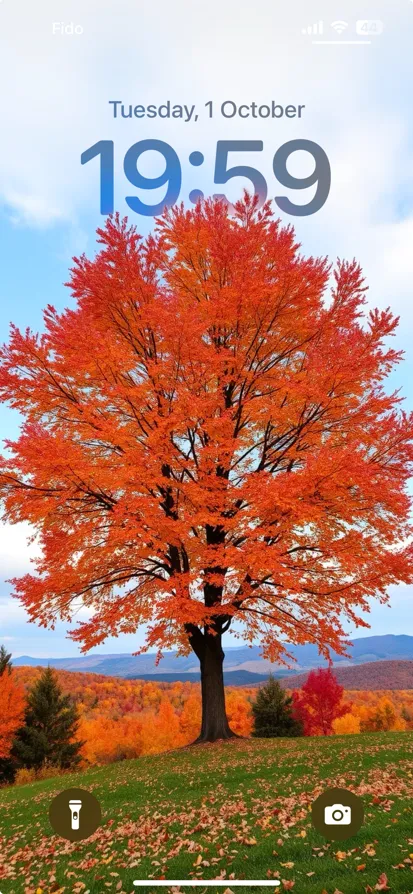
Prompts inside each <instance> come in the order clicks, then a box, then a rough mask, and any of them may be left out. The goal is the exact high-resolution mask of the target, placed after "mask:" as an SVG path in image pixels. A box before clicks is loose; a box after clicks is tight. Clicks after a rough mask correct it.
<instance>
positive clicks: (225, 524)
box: [0, 195, 413, 748]
mask: <svg viewBox="0 0 413 894" xmlns="http://www.w3.org/2000/svg"><path fill="white" fill-rule="evenodd" d="M257 203H258V199H257V198H256V197H255V198H251V197H250V196H248V195H245V196H244V199H243V200H242V201H240V202H238V203H237V205H236V209H235V214H230V213H229V212H228V209H227V208H226V206H225V204H224V203H222V202H220V201H214V200H210V201H207V202H205V203H202V204H200V205H198V206H197V207H196V208H195V209H192V210H190V211H189V210H187V209H184V208H183V207H180V206H179V207H178V206H177V207H175V208H174V209H172V210H170V211H169V213H168V214H167V215H165V216H164V217H163V218H162V219H161V220H160V221H158V222H157V224H156V227H155V231H154V233H153V234H151V235H150V237H148V239H147V240H146V242H145V243H142V241H141V239H140V238H139V237H138V235H137V234H136V230H135V228H133V227H128V225H127V222H126V221H121V220H120V219H119V217H118V216H116V217H114V218H109V219H108V220H107V222H106V225H105V227H104V229H103V230H99V231H98V235H99V240H100V243H101V250H100V252H99V253H98V254H97V256H96V257H95V258H94V259H92V260H88V259H87V258H86V257H84V256H82V257H81V258H80V259H76V260H75V263H74V267H73V269H72V271H71V282H70V285H71V289H72V293H73V296H74V298H75V300H76V305H75V306H74V307H73V309H71V310H70V311H67V310H66V311H64V312H63V313H61V314H59V313H57V311H56V310H55V309H54V308H53V307H51V306H49V307H48V308H47V309H46V311H45V326H44V329H45V331H44V333H43V334H42V335H41V336H37V335H36V334H34V333H33V332H31V331H30V330H23V331H22V332H20V331H19V330H18V329H17V328H16V327H12V330H11V337H10V343H9V345H7V346H5V347H3V348H2V349H1V353H0V397H1V398H2V399H3V400H4V401H6V402H7V401H8V402H9V403H10V404H11V406H13V407H14V408H17V409H18V410H19V412H20V414H21V415H22V417H23V419H24V424H23V425H22V429H21V433H20V435H19V437H18V439H16V440H14V441H13V442H10V443H8V452H7V456H5V457H4V459H2V460H1V461H0V495H1V496H2V497H3V498H4V504H5V517H6V519H8V520H9V521H11V522H12V523H15V522H16V521H27V522H29V523H30V524H31V525H32V526H33V528H34V530H35V531H37V533H38V536H39V544H40V547H41V557H40V558H39V559H38V560H37V562H36V569H35V572H34V573H33V574H26V575H24V576H23V577H21V578H19V579H15V580H14V581H13V584H14V591H15V594H16V595H17V596H18V597H19V598H20V600H21V601H22V603H23V605H24V606H25V608H26V609H27V611H28V613H29V616H30V618H31V619H32V620H35V621H38V622H40V623H41V624H42V625H44V626H47V625H49V626H52V625H53V623H54V622H55V621H56V619H57V618H59V617H63V618H64V619H67V615H68V606H69V605H71V604H72V603H73V604H76V602H77V600H76V597H78V598H79V599H82V598H83V596H84V595H85V594H87V601H88V606H89V608H90V609H94V612H92V617H91V619H90V620H88V621H85V622H82V623H80V624H79V625H78V627H77V629H76V631H75V633H74V634H73V636H74V638H75V639H76V640H77V641H79V642H81V643H82V644H83V646H84V647H85V648H86V649H88V648H90V647H91V646H93V645H96V644H99V643H100V642H102V641H103V640H104V639H106V637H108V636H110V635H116V634H118V633H119V632H122V633H128V632H135V631H136V629H137V628H138V627H141V626H143V625H145V624H146V625H147V629H148V631H149V633H148V647H153V646H155V645H159V646H160V647H161V648H162V647H168V646H172V645H175V644H178V645H179V646H180V647H182V648H183V649H184V650H187V651H189V649H190V648H191V647H192V648H193V649H194V651H195V653H196V655H197V657H198V658H200V660H201V669H202V672H204V670H203V668H204V667H206V666H211V662H212V656H214V659H215V661H216V664H217V665H219V664H220V662H222V656H221V653H220V650H219V648H218V646H217V642H218V644H219V640H218V641H216V640H215V639H214V638H215V637H218V638H219V637H220V635H221V633H222V632H223V631H226V630H228V628H229V627H230V625H231V623H232V621H233V619H234V618H236V619H237V623H238V624H239V625H240V626H241V625H244V628H243V629H245V633H246V636H247V638H248V640H252V639H253V638H255V639H259V638H262V639H263V641H264V654H265V657H272V658H276V656H277V655H279V654H280V652H282V650H283V646H282V643H283V642H289V643H300V642H306V641H307V642H308V641H311V642H315V643H318V644H319V645H320V647H321V648H323V649H325V648H326V646H330V647H332V648H334V649H336V650H337V651H340V650H342V648H343V643H342V633H343V629H342V626H341V621H342V618H343V617H344V618H345V619H349V620H351V622H352V623H354V621H355V619H356V618H357V614H358V613H359V611H360V609H361V608H364V606H365V604H366V599H367V598H369V597H379V598H382V599H385V594H386V592H387V589H388V585H389V584H394V583H396V582H398V581H404V582H406V583H409V582H411V581H412V580H413V571H412V569H413V562H412V555H413V547H412V545H411V537H410V536H409V535H410V532H411V525H410V521H409V518H410V516H409V511H410V503H411V501H410V498H409V495H408V490H407V482H408V479H409V475H410V472H411V464H412V460H413V447H412V440H413V419H412V417H410V416H409V415H408V414H407V413H403V412H402V411H401V409H400V407H399V401H400V398H399V395H398V393H387V392H386V390H385V387H384V386H385V382H386V379H387V377H388V376H389V374H390V373H391V371H392V368H393V367H394V366H395V364H396V363H397V362H398V361H399V359H400V354H399V353H398V352H396V351H395V350H394V349H393V348H392V347H391V346H390V336H391V335H392V334H393V333H394V331H395V328H396V326H397V320H395V318H394V317H393V316H392V314H391V312H390V310H383V311H379V310H372V311H371V312H370V313H369V314H368V316H367V318H366V315H365V311H364V307H363V305H364V293H365V285H364V280H363V277H362V273H361V270H360V268H359V266H358V265H357V263H356V262H355V261H353V262H350V263H339V264H338V266H337V268H336V270H335V274H334V276H333V277H331V276H330V266H329V264H328V262H327V260H325V259H317V258H313V257H311V258H306V257H305V256H304V254H303V253H301V252H299V247H298V245H297V244H296V241H295V236H294V232H293V230H292V228H291V227H282V225H281V224H280V223H279V222H277V221H276V220H275V219H274V218H273V216H272V213H271V209H270V205H269V203H268V204H267V205H265V207H264V208H263V209H261V210H260V211H259V210H258V207H257ZM330 282H331V283H332V286H331V290H330V293H329V294H327V295H326V290H328V288H329V284H330ZM361 530H362V536H361V535H360V531H361ZM200 596H202V598H200ZM286 605H287V607H288V610H286V608H285V606H286ZM212 643H213V644H214V647H212ZM206 654H208V662H209V665H208V662H203V661H202V658H203V656H205V655H206ZM205 680H206V682H205V692H207V690H208V689H209V687H210V683H209V681H210V680H214V687H215V689H217V688H219V687H220V688H221V689H222V687H221V676H220V674H219V672H218V670H217V668H215V671H214V674H211V675H206V677H205ZM217 681H219V684H218V683H217ZM108 685H110V684H108ZM214 694H215V693H214ZM220 695H221V698H220V702H219V703H220V706H222V707H221V713H223V703H224V700H223V692H222V691H221V693H220ZM149 696H151V693H149ZM110 702H111V693H110V692H109V695H108V706H109V705H110ZM155 702H156V705H155V707H156V708H157V710H158V715H160V719H159V721H158V727H157V732H156V735H157V736H158V737H159V742H162V743H163V745H162V747H169V744H170V742H171V739H172V736H173V735H175V734H176V736H177V737H178V740H179V736H180V735H182V732H181V731H180V730H179V729H178V727H176V729H175V726H176V724H175V721H173V723H172V728H171V729H170V730H169V731H168V729H167V720H168V718H167V714H168V709H167V707H162V705H163V703H162V704H161V705H160V704H159V699H158V697H157V696H156V697H155ZM204 704H208V699H207V698H205V699H204ZM104 709H105V711H106V706H104ZM216 713H218V712H216ZM234 713H235V715H236V717H237V718H238V719H237V720H236V721H235V722H237V723H239V726H240V728H246V727H247V726H248V723H247V719H246V716H244V713H245V712H244V713H243V710H241V706H240V704H238V705H237V706H236V707H235V706H234ZM158 715H157V716H158ZM164 715H165V716H164ZM241 715H242V716H241ZM162 718H164V719H162ZM170 719H171V721H172V717H171V718H170ZM185 723H186V724H187V726H188V721H187V719H186V720H185ZM212 726H213V724H212ZM218 727H219V729H218V733H219V731H220V730H221V731H222V730H224V731H226V732H229V731H228V729H227V725H226V723H225V722H224V719H223V718H220V723H219V724H218ZM174 730H175V732H174ZM188 732H189V730H188ZM218 733H217V735H218ZM190 734H191V735H192V729H191V731H190ZM214 735H215V732H214V730H212V731H211V736H212V737H214ZM215 737H216V736H215ZM144 738H145V736H144ZM149 738H150V737H149ZM149 738H148V737H147V739H145V741H146V742H147V746H148V747H151V748H152V747H158V746H157V745H156V746H155V745H154V743H153V742H152V743H150V742H149ZM145 747H146V746H145Z"/></svg>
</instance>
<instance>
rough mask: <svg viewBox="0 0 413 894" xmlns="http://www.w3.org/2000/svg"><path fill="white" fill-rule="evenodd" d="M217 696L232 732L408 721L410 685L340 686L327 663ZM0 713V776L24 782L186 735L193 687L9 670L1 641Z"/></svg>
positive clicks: (330, 729)
mask: <svg viewBox="0 0 413 894" xmlns="http://www.w3.org/2000/svg"><path fill="white" fill-rule="evenodd" d="M226 704H227V713H228V718H229V722H230V726H231V727H232V729H233V730H234V732H236V733H237V734H238V735H241V736H250V735H256V736H271V737H272V736H274V737H276V736H289V735H334V734H336V735H337V734H338V735H340V734H346V733H363V732H374V731H387V730H403V729H412V728H413V692H412V691H405V692H403V691H398V692H392V693H386V692H362V691H357V692H344V690H343V688H342V687H341V686H340V685H339V684H338V682H337V679H336V677H335V675H334V673H332V671H330V670H319V671H312V672H311V673H310V675H309V676H308V678H307V681H306V683H305V685H304V686H303V687H302V688H301V689H300V690H298V691H295V692H293V693H291V692H289V691H287V690H284V689H282V688H281V687H280V686H279V684H278V682H277V681H275V680H270V681H269V683H268V684H267V685H266V686H264V687H261V688H260V689H258V690H257V689H256V688H254V689H247V688H242V689H241V688H229V689H227V692H226ZM0 718H1V720H0V780H1V781H3V782H11V781H13V780H15V781H16V782H18V783H24V782H29V781H31V780H32V779H34V778H39V777H40V776H42V775H50V774H51V773H52V772H58V771H59V772H60V771H65V770H68V769H71V768H73V766H75V765H77V764H81V765H84V766H87V765H96V764H97V765H102V764H106V763H111V762H114V761H118V760H123V759H126V758H135V757H139V756H140V755H144V754H156V753H159V752H162V751H168V750H170V749H173V748H179V747H181V746H183V745H187V744H189V743H190V742H191V741H193V740H194V739H195V738H196V737H197V735H198V733H199V728H200V722H201V697H200V687H199V684H194V683H187V682H185V683H180V682H176V683H172V684H171V683H162V682H160V683H157V682H155V681H142V680H124V679H121V678H108V677H104V676H99V675H96V674H82V673H72V672H67V671H55V670H51V669H49V668H46V669H41V668H28V667H25V668H17V669H12V666H11V660H10V656H9V655H8V654H7V652H6V650H5V649H4V648H2V649H1V650H0ZM52 731H53V733H52Z"/></svg>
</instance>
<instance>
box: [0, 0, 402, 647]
mask: <svg viewBox="0 0 413 894" xmlns="http://www.w3.org/2000/svg"><path fill="white" fill-rule="evenodd" d="M58 6H59V8H58V11H57V10H56V3H55V2H54V0H40V2H37V3H36V4H31V5H30V7H27V4H26V5H25V6H24V15H22V10H23V5H22V0H14V2H13V3H12V0H4V2H2V3H1V4H0V21H1V29H0V75H1V76H2V77H1V83H2V84H5V83H8V88H7V90H5V89H4V88H3V95H2V119H3V128H2V131H3V132H2V141H1V148H0V251H1V270H2V279H1V287H0V289H1V291H0V341H5V340H7V334H8V326H9V323H10V321H11V320H12V321H13V322H15V323H17V324H18V325H19V326H22V327H25V326H27V325H30V326H31V327H32V328H34V329H38V328H40V327H41V325H42V308H43V307H44V306H45V305H46V304H47V303H48V302H51V303H53V304H54V305H55V306H57V307H58V308H63V307H64V306H65V304H66V303H67V302H68V301H69V300H70V296H69V293H68V292H67V290H65V289H64V287H63V282H64V281H65V280H66V279H67V271H68V267H69V266H70V261H71V257H72V256H73V254H76V253H80V252H82V251H86V252H87V253H92V252H93V251H94V247H95V240H94V233H95V230H96V227H97V226H99V225H100V224H101V223H102V218H101V216H100V215H99V202H98V164H97V161H96V160H95V161H93V162H90V163H89V164H88V165H86V166H83V167H82V166H81V164H80V155H81V153H82V152H83V151H84V150H85V149H87V148H88V147H89V146H91V145H93V144H94V143H95V142H97V141H98V140H101V139H109V140H114V142H115V172H116V177H115V195H116V207H117V208H119V210H120V211H121V212H122V213H126V212H127V210H128V209H127V207H126V205H125V201H124V196H125V195H126V194H128V193H131V192H134V188H133V187H131V186H130V185H129V186H127V184H126V181H125V178H124V175H123V171H122V159H123V155H124V153H125V151H126V150H127V148H128V147H129V146H130V145H131V144H132V143H134V142H136V141H137V140H141V139H148V138H155V139H161V140H164V141H166V142H167V143H169V144H170V145H172V146H173V147H174V149H175V151H176V152H177V153H178V155H179V157H180V160H181V165H182V172H183V181H182V193H181V198H182V199H183V200H185V201H186V202H187V203H188V195H189V191H190V190H191V189H193V188H202V189H203V191H204V192H205V194H208V193H211V192H214V191H221V190H222V187H214V184H213V168H214V157H215V150H216V142H217V140H218V139H219V140H225V139H227V140H233V139H244V140H263V141H264V151H263V153H262V155H261V154H260V156H259V160H258V161H257V159H256V157H252V158H248V159H247V158H245V161H244V159H240V158H236V157H234V162H233V163H242V162H243V161H244V163H246V164H255V165H256V166H257V167H259V168H260V170H261V171H262V173H263V174H264V175H265V176H266V178H267V181H268V184H269V190H270V193H269V194H270V195H275V194H276V189H277V188H276V184H275V183H274V177H273V174H272V167H271V162H272V156H273V154H274V152H275V150H276V149H277V148H278V147H279V146H280V145H281V144H282V143H283V142H285V141H286V140H290V139H295V138H298V137H300V138H307V139H311V140H314V141H316V142H318V143H319V144H320V145H321V146H322V147H323V148H324V149H325V151H326V152H327V154H328V155H329V158H330V163H331V168H332V187H331V193H330V197H329V199H328V202H327V203H326V205H325V206H324V208H323V209H322V210H321V211H320V212H319V213H318V214H317V215H315V216H314V217H308V218H301V219H297V220H296V221H295V224H296V228H297V234H298V237H299V239H300V241H301V242H302V244H303V250H304V251H305V252H306V253H317V254H323V255H324V254H328V255H330V257H332V258H335V257H336V256H340V257H347V258H349V257H350V258H351V257H353V256H357V258H358V259H359V260H360V261H361V263H362V265H363V268H364V270H365V274H366V277H367V281H368V284H369V286H370V293H369V302H370V303H371V305H372V306H376V305H377V306H379V307H386V306H387V305H390V306H391V307H392V308H393V309H394V311H395V312H396V313H397V314H400V316H401V326H400V330H399V334H398V336H397V345H398V347H401V348H404V349H405V351H406V359H405V362H404V363H403V365H402V366H401V367H400V368H399V369H398V371H397V372H396V374H395V375H394V377H393V383H392V384H394V385H397V386H400V387H402V389H403V392H404V394H405V395H406V405H407V406H408V407H410V408H411V407H412V406H413V376H412V369H413V352H412V347H411V345H413V295H412V291H413V286H412V283H413V252H412V243H413V121H412V113H411V79H412V68H413V63H412V61H411V60H412V54H411V46H412V39H413V4H412V3H411V2H409V0H398V2H394V3H390V2H385V0H377V2H374V0H364V2H359V3H358V2H352V0H342V2H341V3H340V2H336V0H325V2H323V0H321V2H319V3H315V4H311V5H310V4H308V2H307V0H306V2H304V0H299V2H298V0H297V2H292V3H290V4H288V8H287V4H283V3H281V2H269V0H259V2H258V3H256V4H254V13H253V12H252V7H251V5H247V4H244V5H243V4H241V5H240V4H239V2H235V0H228V2H227V3H226V4H222V3H219V2H218V0H211V2H209V3H208V4H207V7H204V6H203V7H202V8H201V7H200V6H199V5H198V4H193V3H192V4H190V3H189V2H186V0H175V2H174V3H173V4H171V3H169V2H167V0H160V2H158V3H157V4H156V5H155V4H145V3H144V4H139V5H138V4H136V2H135V0H118V2H117V3H116V14H115V5H114V3H113V2H109V0H100V2H99V3H98V2H97V0H91V2H90V3H89V4H87V10H86V11H85V9H84V4H83V3H81V2H79V0H72V2H70V3H69V2H64V0H62V2H60V3H59V5H58ZM26 7H27V8H26ZM320 19H323V21H324V22H325V31H326V32H327V33H328V34H331V36H332V37H335V36H336V34H335V33H334V31H332V30H331V23H332V22H333V21H335V20H336V19H344V20H346V21H347V22H348V29H347V35H351V36H355V23H356V21H357V20H359V19H381V20H383V22H384V26H385V27H384V32H383V35H382V36H381V37H379V38H376V39H375V41H374V40H373V42H372V45H370V46H339V47H337V46H331V47H330V46H315V45H313V44H312V40H311V38H310V37H308V36H305V35H303V34H302V30H303V28H305V27H306V26H307V25H309V24H310V23H313V22H316V21H319V20H320ZM57 20H58V21H60V22H63V23H65V24H68V23H69V24H70V23H71V22H73V23H74V24H75V25H76V24H77V25H79V26H80V27H81V28H82V29H83V30H82V34H80V35H78V36H76V35H72V36H68V35H59V34H56V33H55V34H53V23H56V21H57ZM1 69H3V71H1ZM10 72H13V78H12V79H11V80H10ZM114 99H119V100H122V101H124V102H125V103H127V104H129V103H132V104H133V105H136V104H143V105H148V104H150V103H154V104H161V103H165V102H166V101H167V100H168V99H169V100H171V102H172V103H180V104H189V105H192V104H193V103H195V104H196V105H197V109H198V110H199V112H200V115H199V120H198V122H191V123H189V124H185V123H184V122H182V121H172V120H169V121H168V120H163V121H162V120H158V119H157V120H153V121H150V120H146V119H144V120H138V121H136V120H135V121H130V120H119V119H117V120H116V121H115V120H114V119H113V116H112V112H111V107H110V106H109V100H114ZM208 100H213V101H214V105H215V108H216V109H219V106H220V104H221V103H222V102H223V101H224V100H233V101H234V102H236V103H251V102H252V101H256V102H257V103H259V104H260V103H270V102H271V101H272V100H275V101H276V102H277V103H281V104H283V105H288V104H289V103H294V104H296V105H298V104H304V105H305V111H304V114H303V117H302V120H301V121H297V120H290V121H284V120H283V121H275V122H274V121H272V120H252V119H250V120H242V119H239V118H236V119H232V120H225V119H223V118H221V117H220V116H219V115H218V114H217V116H216V117H215V118H214V119H213V120H212V121H210V120H208V119H207V117H206V115H205V114H203V110H204V104H205V103H206V102H207V101H208ZM193 150H201V151H202V152H203V154H204V156H205V163H204V165H203V166H202V168H201V169H198V168H193V167H191V166H190V165H189V163H188V156H189V154H190V152H192V151H193ZM308 164H309V161H308V158H307V159H306V158H305V157H303V156H302V155H301V154H300V155H298V154H297V156H296V157H295V158H294V159H292V160H291V173H293V174H295V175H296V176H304V175H305V174H307V173H309V171H310V169H309V167H308ZM142 170H143V171H144V173H146V175H147V176H156V175H157V174H159V173H160V172H161V170H162V165H161V161H160V159H159V158H157V157H156V156H153V155H150V156H149V155H148V156H147V157H146V158H145V159H142ZM244 185H248V184H247V182H246V181H243V180H234V181H233V184H232V186H231V187H230V188H228V192H227V194H228V197H229V198H235V197H236V195H237V194H239V192H240V190H241V189H242V187H243V186H244ZM277 191H279V190H277ZM161 195H162V189H161V190H159V191H156V192H154V196H155V198H152V197H151V198H150V199H148V201H151V202H152V201H155V199H157V198H158V197H159V198H160V196H161ZM311 195H312V191H311V190H310V191H309V195H308V197H307V196H306V195H305V194H303V195H302V201H305V200H307V201H308V200H309V198H310V197H311ZM141 197H143V196H141ZM291 198H293V196H292V195H291ZM129 214H130V216H131V218H133V217H134V215H133V213H132V212H129ZM285 220H286V221H287V220H289V219H288V218H287V217H285ZM134 222H135V223H136V224H137V225H138V229H139V231H140V232H141V233H143V234H144V233H146V232H147V231H148V229H149V227H150V226H151V223H152V221H151V219H150V218H138V217H136V218H135V219H134ZM18 422H19V420H18V417H17V415H16V414H14V413H12V412H11V411H10V410H8V409H7V408H4V407H1V408H0V437H1V439H3V438H5V437H13V436H15V435H16V433H17V430H18ZM28 534H29V531H27V530H26V529H25V528H24V527H21V526H18V528H13V529H11V528H10V527H9V526H3V527H2V528H0V642H1V641H3V640H4V641H5V642H6V643H7V645H8V646H9V648H10V650H11V651H12V652H13V653H14V654H15V655H21V654H31V655H37V656H46V655H53V656H56V655H65V654H66V655H68V654H75V652H76V649H75V647H74V645H73V644H72V643H71V642H70V641H68V640H67V639H66V637H65V633H66V631H65V628H64V627H63V626H59V627H58V628H57V630H56V631H55V632H54V633H50V632H45V631H39V630H38V629H37V628H36V627H34V626H33V625H29V624H28V623H27V621H26V619H25V616H24V612H23V610H22V609H21V607H20V606H19V605H18V604H17V603H16V602H15V600H13V601H12V600H11V599H10V587H9V585H8V584H6V583H5V580H6V579H7V578H8V577H10V576H12V575H14V574H17V573H20V572H22V573H23V572H24V571H25V570H27V569H28V568H29V564H30V563H29V559H30V548H29V547H28V546H27V535H28ZM412 595H413V594H412V592H411V590H410V588H408V587H399V588H394V589H393V590H392V593H391V608H390V609H388V608H384V607H380V606H377V605H373V606H372V610H371V614H370V617H369V621H370V623H371V626H372V632H373V633H377V634H380V633H389V632H390V633H401V632H403V633H410V634H412V635H413V613H412V611H411V599H412ZM358 635H364V632H363V631H362V630H361V631H359V633H358ZM141 642H142V631H141V632H139V633H137V635H136V636H134V637H121V638H119V639H118V640H117V641H113V640H112V641H109V642H108V643H107V644H106V645H105V646H104V647H102V648H101V649H100V650H99V651H108V652H113V651H133V650H135V649H136V648H138V647H139V645H140V643H141Z"/></svg>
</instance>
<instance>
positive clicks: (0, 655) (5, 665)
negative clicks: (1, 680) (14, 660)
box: [0, 646, 11, 677]
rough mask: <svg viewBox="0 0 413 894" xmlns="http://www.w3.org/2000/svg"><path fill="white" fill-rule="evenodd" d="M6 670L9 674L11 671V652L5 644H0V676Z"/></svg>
mask: <svg viewBox="0 0 413 894" xmlns="http://www.w3.org/2000/svg"><path fill="white" fill-rule="evenodd" d="M6 670H7V671H8V673H9V674H10V673H11V654H10V653H9V652H8V651H7V649H6V648H5V646H0V677H2V676H3V674H4V672H5V671H6Z"/></svg>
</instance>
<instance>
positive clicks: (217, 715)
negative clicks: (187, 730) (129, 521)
mask: <svg viewBox="0 0 413 894" xmlns="http://www.w3.org/2000/svg"><path fill="white" fill-rule="evenodd" d="M202 638H203V642H202V648H201V649H200V650H199V651H198V650H197V654H198V658H199V660H200V665H201V690H202V726H201V733H200V735H199V736H198V739H197V740H196V742H194V744H198V743H199V742H216V741H217V739H232V738H234V737H236V733H233V732H232V730H231V729H230V727H229V723H228V720H227V715H226V711H225V690H224V672H223V662H224V652H223V650H222V644H221V636H220V635H219V634H215V636H214V635H213V634H211V633H208V632H205V633H204V634H203V637H202Z"/></svg>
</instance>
